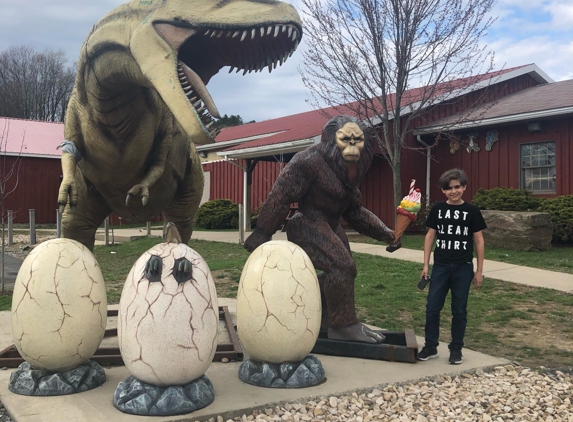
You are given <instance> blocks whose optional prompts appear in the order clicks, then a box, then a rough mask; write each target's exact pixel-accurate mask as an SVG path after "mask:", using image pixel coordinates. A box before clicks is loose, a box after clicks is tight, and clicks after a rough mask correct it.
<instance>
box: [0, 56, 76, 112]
mask: <svg viewBox="0 0 573 422" xmlns="http://www.w3.org/2000/svg"><path fill="white" fill-rule="evenodd" d="M66 61H67V60H66V56H65V54H64V52H63V50H59V51H53V50H46V51H44V52H36V51H35V50H34V49H33V48H32V47H29V46H17V47H14V46H13V47H10V48H9V49H8V50H6V51H3V52H1V53H0V98H2V101H1V102H0V115H1V116H5V117H17V118H21V119H34V120H44V121H63V120H64V116H65V112H66V108H67V105H68V101H69V98H70V94H71V92H72V88H73V85H74V79H75V73H76V71H75V68H74V67H69V66H67V65H66Z"/></svg>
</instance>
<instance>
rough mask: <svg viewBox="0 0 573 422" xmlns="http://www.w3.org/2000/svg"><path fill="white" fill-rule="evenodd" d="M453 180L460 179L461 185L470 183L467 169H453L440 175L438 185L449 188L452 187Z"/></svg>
mask: <svg viewBox="0 0 573 422" xmlns="http://www.w3.org/2000/svg"><path fill="white" fill-rule="evenodd" d="M452 180H459V181H460V185H462V186H465V185H467V184H468V175H467V174H466V172H465V171H463V170H461V169H451V170H448V171H446V172H444V174H442V175H441V176H440V179H439V180H438V186H440V188H442V189H447V188H449V187H450V182H451V181H452Z"/></svg>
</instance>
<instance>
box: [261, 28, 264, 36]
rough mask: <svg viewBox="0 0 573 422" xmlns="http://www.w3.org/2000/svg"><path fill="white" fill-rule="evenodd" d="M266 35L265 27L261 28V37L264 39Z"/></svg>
mask: <svg viewBox="0 0 573 422" xmlns="http://www.w3.org/2000/svg"><path fill="white" fill-rule="evenodd" d="M264 35H265V28H263V27H262V26H261V37H264Z"/></svg>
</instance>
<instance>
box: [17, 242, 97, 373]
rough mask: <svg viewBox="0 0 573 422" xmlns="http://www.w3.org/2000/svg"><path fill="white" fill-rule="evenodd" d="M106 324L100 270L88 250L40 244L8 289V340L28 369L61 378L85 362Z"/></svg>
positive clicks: (73, 244) (78, 245)
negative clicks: (10, 325) (60, 375)
mask: <svg viewBox="0 0 573 422" xmlns="http://www.w3.org/2000/svg"><path fill="white" fill-rule="evenodd" d="M106 322H107V299H106V291H105V284H104V280H103V276H102V273H101V269H100V267H99V265H98V263H97V261H96V259H95V257H94V256H93V254H92V253H91V252H90V250H89V249H88V248H86V247H85V246H84V245H82V244H81V243H79V242H76V241H75V240H71V239H52V240H48V241H46V242H43V243H40V244H39V245H38V246H36V247H35V248H34V250H32V252H30V254H29V255H28V256H27V257H26V259H25V260H24V262H23V263H22V266H21V267H20V271H18V276H17V277H16V282H15V284H14V292H13V296H12V337H13V340H14V344H15V346H16V348H17V349H18V351H19V352H20V355H21V356H22V357H23V358H24V359H25V360H26V361H27V362H28V363H30V365H32V367H34V368H36V369H44V370H47V371H52V372H66V371H68V370H70V369H73V368H75V367H77V366H79V365H81V364H82V363H84V362H86V361H88V360H89V359H90V358H91V357H92V356H93V354H94V353H95V351H96V350H97V348H98V347H99V345H100V343H101V341H102V339H103V336H104V333H105V327H106Z"/></svg>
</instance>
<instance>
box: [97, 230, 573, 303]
mask: <svg viewBox="0 0 573 422" xmlns="http://www.w3.org/2000/svg"><path fill="white" fill-rule="evenodd" d="M248 234H249V233H246V235H245V238H247V237H248ZM114 235H115V240H116V242H124V241H129V240H133V239H134V238H139V237H142V236H146V235H147V232H146V230H145V229H121V230H115V233H114ZM151 235H152V236H161V230H158V229H155V230H151ZM355 236H360V235H359V234H358V233H356V232H349V233H348V239H349V240H350V249H351V250H352V251H353V252H360V253H366V254H371V255H378V256H383V257H385V258H392V259H401V260H404V261H412V262H419V263H420V264H422V263H423V262H424V252H423V251H418V250H413V249H404V248H402V249H398V250H397V251H396V252H394V253H389V252H386V247H385V246H382V245H373V244H369V243H359V242H353V241H352V238H353V237H355ZM192 238H193V239H200V240H208V241H214V242H227V243H239V232H238V231H220V232H213V231H195V232H194V233H193V236H192ZM286 238H287V237H286V233H283V232H277V233H275V235H274V236H273V239H274V240H281V239H282V240H286ZM97 239H99V242H98V243H99V244H102V243H103V242H102V240H103V239H104V237H103V232H98V234H97ZM572 259H573V257H572ZM421 271H422V266H421V265H420V272H421ZM483 275H484V277H489V278H494V279H497V280H503V281H509V282H512V283H518V284H525V285H528V286H533V287H545V288H548V289H554V290H559V291H562V292H567V293H573V274H566V273H560V272H556V271H547V270H540V269H537V268H532V267H523V266H519V265H515V264H508V263H505V262H499V261H491V260H485V262H484V273H483Z"/></svg>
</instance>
